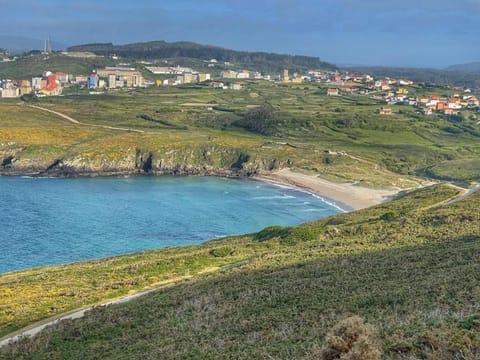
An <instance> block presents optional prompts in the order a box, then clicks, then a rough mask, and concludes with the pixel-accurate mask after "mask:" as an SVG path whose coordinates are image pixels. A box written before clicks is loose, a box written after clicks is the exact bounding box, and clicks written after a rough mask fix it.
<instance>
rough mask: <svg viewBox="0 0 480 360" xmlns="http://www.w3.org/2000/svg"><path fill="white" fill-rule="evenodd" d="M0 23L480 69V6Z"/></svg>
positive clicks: (10, 19)
mask: <svg viewBox="0 0 480 360" xmlns="http://www.w3.org/2000/svg"><path fill="white" fill-rule="evenodd" d="M0 13H1V14H2V19H3V26H2V27H1V28H0V35H9V36H23V37H31V38H37V39H44V38H46V37H47V36H51V38H52V39H53V40H55V41H57V42H60V43H64V44H67V45H72V44H82V43H91V42H113V43H115V44H123V43H129V42H138V41H150V40H166V41H180V40H188V41H195V42H199V43H203V44H212V45H219V46H223V47H227V48H232V49H238V50H262V51H271V52H279V53H289V54H302V55H313V56H319V57H320V58H321V59H322V60H326V61H331V62H334V63H337V64H368V65H389V66H392V65H393V66H415V67H444V66H448V65H451V64H458V63H466V62H472V61H480V0H456V1H451V0H448V1H445V0H395V1H377V0H256V1H253V0H157V1H155V0H135V1H126V0H115V1H112V0H102V1H101V0H82V1H70V0H21V1H12V0H0ZM0 47H2V44H1V43H0Z"/></svg>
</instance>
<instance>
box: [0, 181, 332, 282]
mask: <svg viewBox="0 0 480 360" xmlns="http://www.w3.org/2000/svg"><path fill="white" fill-rule="evenodd" d="M338 212H340V210H339V209H337V208H336V207H334V206H332V205H330V204H328V203H325V202H323V201H322V200H321V199H319V198H317V197H315V196H313V195H311V194H308V193H305V192H302V191H298V190H295V189H290V188H284V187H279V186H275V185H271V184H268V183H264V182H259V181H252V180H238V179H225V178H216V177H132V178H77V179H64V178H20V177H3V178H2V177H0V249H1V251H0V273H4V272H10V271H15V270H20V269H25V268H30V267H36V266H43V265H51V264H63V263H69V262H74V261H80V260H87V259H95V258H101V257H106V256H114V255H120V254H127V253H132V252H137V251H142V250H146V249H158V248H162V247H168V246H182V245H191V244H198V243H201V242H203V241H206V240H209V239H213V238H218V237H222V236H226V235H234V234H244V233H250V232H255V231H259V230H261V229H263V228H264V227H266V226H269V225H284V226H285V225H295V224H300V223H302V222H306V221H309V220H314V219H318V218H322V217H326V216H329V215H333V214H336V213H338Z"/></svg>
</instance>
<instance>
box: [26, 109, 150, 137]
mask: <svg viewBox="0 0 480 360" xmlns="http://www.w3.org/2000/svg"><path fill="white" fill-rule="evenodd" d="M25 105H26V106H28V107H30V108H33V109H37V110H41V111H46V112H49V113H51V114H54V115H56V116H58V117H61V118H62V119H64V120H67V121H69V122H71V123H72V124H76V125H82V126H91V127H98V128H102V129H109V130H118V131H129V132H138V133H144V132H145V131H143V130H139V129H130V128H123V127H116V126H108V125H97V124H85V123H82V122H80V121H78V120H76V119H74V118H72V117H71V116H68V115H66V114H63V113H61V112H59V111H55V110H52V109H47V108H44V107H41V106H37V105H30V104H25Z"/></svg>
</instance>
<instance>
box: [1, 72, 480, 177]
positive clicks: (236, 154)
mask: <svg viewBox="0 0 480 360" xmlns="http://www.w3.org/2000/svg"><path fill="white" fill-rule="evenodd" d="M325 92H326V90H325V89H324V88H322V87H320V86H316V85H311V84H310V85H309V84H305V85H284V84H275V83H270V82H248V83H247V85H246V89H244V90H241V91H225V90H217V89H211V88H208V87H206V86H191V87H184V88H150V89H139V90H131V91H122V90H119V91H115V92H110V93H108V94H105V95H97V96H94V95H88V94H86V93H85V92H83V91H80V90H74V91H73V93H71V94H70V95H68V96H64V97H56V98H42V99H39V100H37V101H35V105H38V106H41V107H45V108H49V109H53V110H56V111H59V112H61V113H64V114H66V115H69V116H71V117H73V118H75V119H77V120H79V121H81V122H82V123H84V125H82V126H78V125H74V126H70V125H69V124H68V123H66V122H65V121H64V120H62V119H61V118H58V117H56V116H52V115H50V114H45V113H42V112H41V111H39V110H33V109H26V108H25V107H20V106H18V105H16V104H14V103H12V102H5V101H2V102H0V109H1V110H2V111H1V115H0V131H1V138H2V140H5V141H8V142H9V143H14V144H13V145H9V146H6V145H4V146H3V147H1V148H0V156H1V155H2V154H7V153H10V154H15V157H16V159H17V160H19V162H18V163H17V165H18V166H19V167H20V168H21V165H22V161H24V164H28V163H29V160H31V159H32V158H33V157H35V156H36V155H35V154H36V153H37V152H39V154H40V156H39V157H40V158H42V159H45V160H46V159H47V157H43V155H42V154H44V153H47V154H48V155H49V157H48V161H50V160H52V159H62V160H64V161H65V162H68V163H70V164H73V165H72V166H77V167H80V168H81V169H84V170H85V171H87V172H88V171H92V172H94V171H99V172H101V171H102V169H105V172H107V173H108V172H109V171H113V172H114V171H115V170H116V169H117V170H118V169H124V170H125V171H130V172H135V171H136V170H138V169H135V161H134V160H135V158H136V156H137V154H152V156H153V165H154V167H156V168H157V169H158V168H161V167H162V166H163V167H164V168H167V169H171V168H174V167H175V166H177V167H178V166H183V165H187V166H188V165H190V166H193V167H200V166H203V165H205V166H208V167H210V168H214V169H224V170H231V166H232V165H233V164H235V163H236V162H237V161H238V160H239V158H240V157H241V156H243V158H244V159H246V158H248V160H247V161H246V162H245V163H244V164H243V170H244V173H252V172H257V171H269V170H271V169H275V168H281V167H285V166H288V167H291V168H294V169H296V170H300V171H306V172H310V171H313V172H316V173H319V174H322V175H323V176H324V177H326V178H328V179H331V180H335V181H350V182H354V181H357V182H361V183H364V184H365V185H367V186H384V187H388V186H392V184H395V186H398V183H399V181H398V175H407V176H429V177H435V176H438V177H439V178H442V179H444V178H448V179H449V180H453V181H459V182H466V183H468V182H471V181H477V180H478V179H480V172H479V171H480V170H479V169H478V168H477V169H476V168H475V166H474V165H473V166H472V165H471V164H475V161H476V159H478V155H479V153H480V145H479V144H478V139H479V136H480V129H479V127H480V126H479V125H478V123H477V120H476V118H475V119H474V117H475V115H474V114H473V113H469V112H468V111H465V113H464V114H463V115H462V118H461V121H459V120H458V119H455V120H454V121H453V120H450V119H448V118H446V117H442V116H433V117H424V116H422V115H420V114H418V113H417V112H416V111H415V109H414V108H412V107H406V106H393V111H394V114H393V115H391V116H382V115H378V114H376V113H375V111H376V109H378V108H379V107H380V106H382V104H380V103H377V102H376V101H375V100H370V99H368V98H367V97H365V96H360V95H349V96H339V97H327V96H326V95H325ZM259 108H260V109H267V110H268V111H267V112H266V113H261V111H259ZM37 119H39V120H38V121H37ZM42 119H43V120H42ZM40 120H41V121H40ZM99 124H101V125H107V126H114V127H123V128H130V129H136V130H142V131H144V133H142V134H139V133H133V132H125V131H114V130H107V129H104V128H98V127H95V126H96V125H99ZM88 125H89V126H88ZM27 127H28V130H27V129H26V128H27ZM50 129H52V131H54V132H56V135H55V136H54V137H53V136H51V131H50ZM76 136H78V139H75V137H76ZM62 138H65V141H61V139H62ZM66 138H68V139H66ZM42 139H44V141H43V142H42ZM5 141H2V142H5ZM100 144H101V146H99V145H100ZM326 149H330V150H331V154H326V153H325V150H326ZM205 154H210V155H205ZM222 154H227V155H222ZM132 159H133V160H132ZM360 159H361V160H363V161H360ZM45 162H46V165H48V164H47V161H45ZM132 164H133V165H132ZM450 164H452V165H455V166H450ZM463 164H465V170H463ZM13 165H14V166H13V168H15V164H13ZM25 166H26V165H25ZM459 169H460V170H459ZM401 187H404V186H401Z"/></svg>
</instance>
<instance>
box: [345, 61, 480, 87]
mask: <svg viewBox="0 0 480 360" xmlns="http://www.w3.org/2000/svg"><path fill="white" fill-rule="evenodd" d="M343 69H344V70H348V71H358V72H362V73H367V74H371V75H374V76H389V77H394V78H407V79H410V80H413V81H415V82H421V83H426V84H436V85H441V86H464V87H471V88H480V72H479V73H474V72H466V71H460V70H456V69H454V68H452V69H451V68H448V70H447V69H444V70H440V69H422V68H400V67H383V66H349V67H344V68H343Z"/></svg>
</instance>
